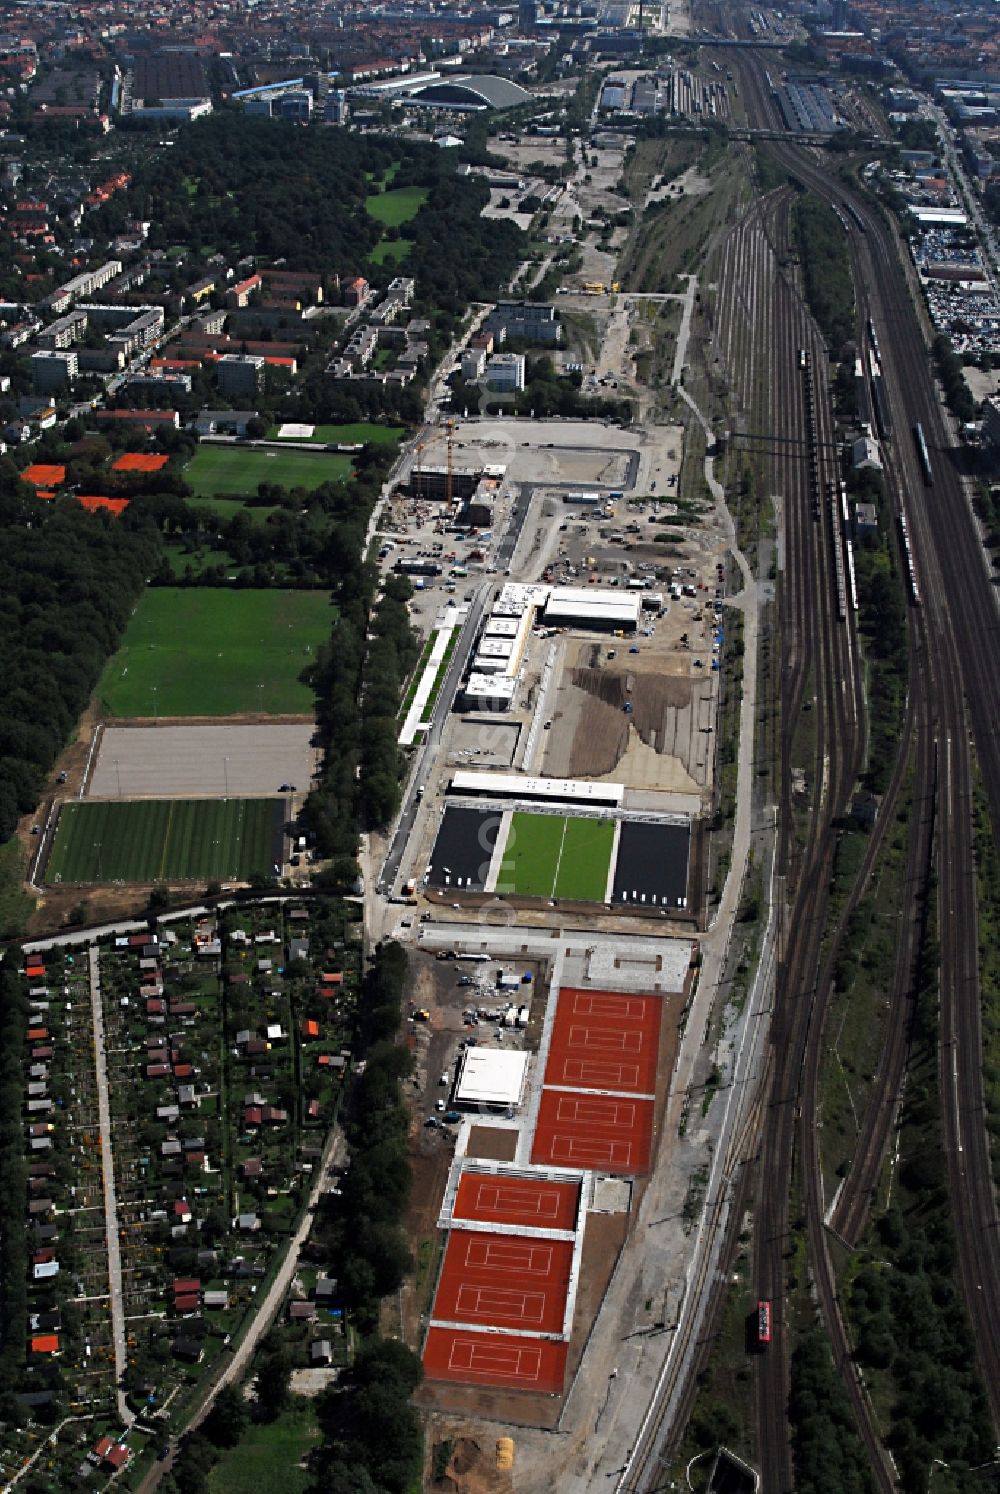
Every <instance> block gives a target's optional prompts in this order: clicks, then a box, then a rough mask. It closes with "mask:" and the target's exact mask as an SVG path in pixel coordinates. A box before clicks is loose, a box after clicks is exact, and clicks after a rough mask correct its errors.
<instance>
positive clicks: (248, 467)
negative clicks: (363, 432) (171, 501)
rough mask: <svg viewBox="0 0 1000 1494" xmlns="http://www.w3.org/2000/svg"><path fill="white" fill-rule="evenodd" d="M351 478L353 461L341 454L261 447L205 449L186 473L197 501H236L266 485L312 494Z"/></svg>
mask: <svg viewBox="0 0 1000 1494" xmlns="http://www.w3.org/2000/svg"><path fill="white" fill-rule="evenodd" d="M350 475H351V459H350V457H349V456H343V455H341V454H340V453H338V452H322V453H320V452H317V453H316V454H315V455H313V453H312V452H311V451H264V450H261V449H260V448H259V447H252V446H250V447H247V446H206V445H204V444H203V445H201V446H199V447H198V450H197V451H196V452H195V454H194V456H193V457H192V458H191V460H190V462H188V464H187V466H186V467H185V469H184V476H185V478H186V479H187V481H188V482H189V483H190V484H191V487H192V488H193V489H194V496H195V497H196V498H214V497H216V495H217V494H222V495H223V496H226V495H228V496H229V497H232V498H247V497H253V496H255V495H256V492H257V488H258V487H259V485H260V484H261V483H262V482H273V483H278V484H279V485H280V486H281V487H283V488H305V489H307V490H308V491H309V492H311V491H312V490H313V489H314V488H318V487H319V486H320V485H321V484H322V483H324V482H339V481H341V479H342V478H345V477H349V476H350Z"/></svg>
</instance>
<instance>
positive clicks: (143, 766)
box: [85, 722, 317, 799]
mask: <svg viewBox="0 0 1000 1494" xmlns="http://www.w3.org/2000/svg"><path fill="white" fill-rule="evenodd" d="M314 729H315V728H314V727H313V726H312V724H311V723H310V722H298V723H295V724H285V725H266V724H260V725H241V726H111V727H107V728H105V730H104V732H103V733H102V735H101V741H100V745H99V747H98V751H97V761H96V762H95V764H94V767H93V770H92V772H91V774H90V779H89V782H88V784H87V787H86V791H85V792H86V794H87V796H88V797H90V798H96V799H141V798H143V797H145V796H147V795H149V796H154V797H156V798H161V799H162V798H173V797H182V798H190V797H192V796H194V797H198V796H200V795H202V794H204V795H206V796H210V797H211V798H213V799H217V798H220V797H222V796H225V797H229V796H230V795H232V796H233V797H241V798H242V797H248V796H250V795H254V794H276V793H278V791H279V789H280V787H281V785H282V784H293V785H294V787H295V788H296V789H297V790H298V791H299V792H300V793H302V794H306V793H308V791H309V786H310V782H311V779H312V776H313V772H314V771H315V763H316V758H317V752H316V749H315V748H313V747H311V746H310V745H309V741H310V738H311V737H312V734H313V731H314Z"/></svg>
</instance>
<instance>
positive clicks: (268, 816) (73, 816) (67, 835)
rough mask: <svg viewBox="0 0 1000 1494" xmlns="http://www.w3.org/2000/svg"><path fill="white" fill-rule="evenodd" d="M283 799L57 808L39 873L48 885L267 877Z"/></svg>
mask: <svg viewBox="0 0 1000 1494" xmlns="http://www.w3.org/2000/svg"><path fill="white" fill-rule="evenodd" d="M286 813H287V804H286V801H285V800H284V799H136V800H134V801H131V802H129V801H122V800H107V801H105V800H101V801H97V800H86V799H84V800H82V801H78V802H74V803H70V804H64V805H63V807H62V809H61V810H60V812H59V821H58V823H57V825H56V833H55V839H54V841H53V844H52V850H51V852H50V853H49V859H48V861H47V863H46V867H45V880H46V881H47V882H48V883H49V884H52V883H53V882H159V881H167V882H187V881H209V880H211V879H213V878H217V879H222V880H232V881H245V880H246V879H247V878H249V877H252V876H253V875H254V874H255V873H258V874H259V875H261V876H265V877H268V876H273V875H274V863H275V861H276V860H279V861H280V853H279V847H280V840H279V836H280V832H281V826H282V824H283V823H284V820H285V816H286Z"/></svg>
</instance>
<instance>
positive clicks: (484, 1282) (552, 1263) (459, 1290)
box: [432, 1230, 573, 1333]
mask: <svg viewBox="0 0 1000 1494" xmlns="http://www.w3.org/2000/svg"><path fill="white" fill-rule="evenodd" d="M572 1261H573V1241H572V1240H539V1239H531V1238H526V1237H524V1236H519V1235H494V1234H479V1233H478V1232H477V1233H476V1234H469V1233H467V1232H466V1231H465V1230H454V1231H452V1233H451V1234H450V1235H449V1237H448V1248H447V1250H446V1251H445V1256H444V1265H443V1266H442V1268H441V1279H440V1281H439V1282H438V1289H437V1296H436V1297H435V1299H434V1311H433V1314H432V1316H433V1317H434V1318H435V1319H436V1320H437V1321H438V1322H441V1321H444V1322H451V1323H484V1324H489V1326H490V1327H493V1328H522V1329H524V1330H525V1331H526V1332H528V1333H561V1332H562V1327H563V1318H564V1316H565V1312H566V1295H567V1292H568V1290H569V1278H570V1268H571V1265H572Z"/></svg>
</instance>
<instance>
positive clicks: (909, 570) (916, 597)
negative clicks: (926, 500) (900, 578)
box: [899, 513, 922, 607]
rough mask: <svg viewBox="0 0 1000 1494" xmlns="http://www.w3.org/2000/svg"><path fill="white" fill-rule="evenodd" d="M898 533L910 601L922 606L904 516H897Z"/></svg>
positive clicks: (911, 547)
mask: <svg viewBox="0 0 1000 1494" xmlns="http://www.w3.org/2000/svg"><path fill="white" fill-rule="evenodd" d="M899 533H900V537H901V539H902V541H903V560H904V563H905V565H906V579H907V582H908V584H909V588H910V600H911V601H912V602H913V605H914V606H915V607H920V606H921V605H922V602H921V597H920V582H919V581H918V580H917V567H916V563H915V562H914V559H913V546H912V545H911V544H910V526H909V524H908V523H907V522H906V514H905V513H901V514H900V516H899Z"/></svg>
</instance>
